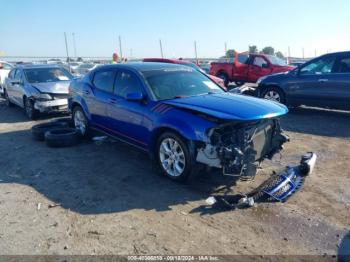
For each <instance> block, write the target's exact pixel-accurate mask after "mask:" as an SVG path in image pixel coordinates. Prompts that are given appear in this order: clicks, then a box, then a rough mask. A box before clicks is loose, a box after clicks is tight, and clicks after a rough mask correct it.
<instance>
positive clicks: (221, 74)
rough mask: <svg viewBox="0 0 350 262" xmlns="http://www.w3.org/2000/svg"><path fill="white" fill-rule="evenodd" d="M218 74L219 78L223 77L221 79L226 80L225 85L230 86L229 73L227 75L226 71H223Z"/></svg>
mask: <svg viewBox="0 0 350 262" xmlns="http://www.w3.org/2000/svg"><path fill="white" fill-rule="evenodd" d="M216 76H217V77H218V78H221V79H222V80H223V81H224V85H225V86H226V87H227V86H228V84H229V79H228V75H227V74H226V73H223V72H221V73H218V74H217V75H216Z"/></svg>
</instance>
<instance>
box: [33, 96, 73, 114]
mask: <svg viewBox="0 0 350 262" xmlns="http://www.w3.org/2000/svg"><path fill="white" fill-rule="evenodd" d="M34 108H35V109H36V110H39V111H40V112H42V113H43V112H66V111H68V99H66V98H64V99H55V100H48V101H39V100H37V101H35V102H34Z"/></svg>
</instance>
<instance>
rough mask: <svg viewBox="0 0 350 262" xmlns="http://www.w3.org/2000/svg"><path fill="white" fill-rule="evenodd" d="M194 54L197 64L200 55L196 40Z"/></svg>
mask: <svg viewBox="0 0 350 262" xmlns="http://www.w3.org/2000/svg"><path fill="white" fill-rule="evenodd" d="M194 54H195V57H196V64H197V63H198V56H197V41H194Z"/></svg>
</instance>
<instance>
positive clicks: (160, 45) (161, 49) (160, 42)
mask: <svg viewBox="0 0 350 262" xmlns="http://www.w3.org/2000/svg"><path fill="white" fill-rule="evenodd" d="M159 47H160V55H161V57H162V58H164V55H163V45H162V40H161V39H159Z"/></svg>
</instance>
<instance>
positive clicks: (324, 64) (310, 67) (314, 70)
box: [300, 57, 335, 75]
mask: <svg viewBox="0 0 350 262" xmlns="http://www.w3.org/2000/svg"><path fill="white" fill-rule="evenodd" d="M334 62H335V58H334V57H324V58H320V59H317V60H316V61H314V62H311V63H310V64H307V65H306V66H304V67H302V68H301V69H300V74H301V75H322V74H329V73H333V66H334Z"/></svg>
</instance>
